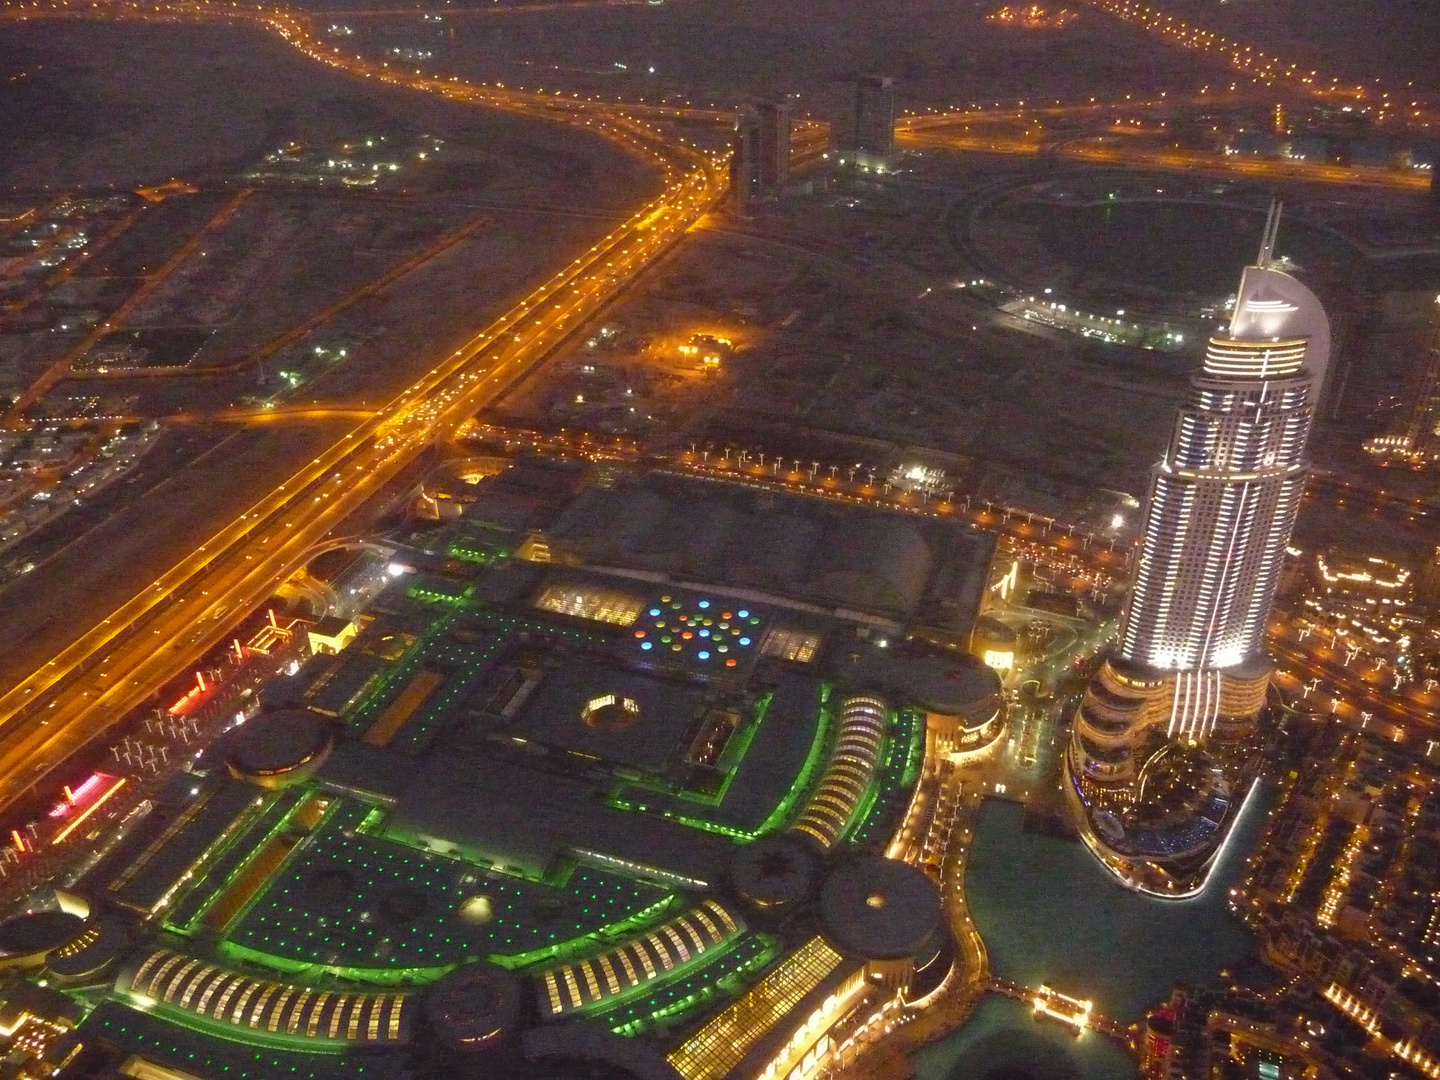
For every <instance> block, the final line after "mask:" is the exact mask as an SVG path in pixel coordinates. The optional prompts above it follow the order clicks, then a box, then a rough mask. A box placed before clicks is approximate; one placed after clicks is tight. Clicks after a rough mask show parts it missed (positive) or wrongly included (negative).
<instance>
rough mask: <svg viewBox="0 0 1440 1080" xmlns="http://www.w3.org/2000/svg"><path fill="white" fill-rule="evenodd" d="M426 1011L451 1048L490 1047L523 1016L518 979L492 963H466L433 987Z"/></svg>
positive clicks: (427, 996) (507, 1032)
mask: <svg viewBox="0 0 1440 1080" xmlns="http://www.w3.org/2000/svg"><path fill="white" fill-rule="evenodd" d="M425 1015H426V1016H427V1017H429V1019H430V1023H431V1025H433V1026H434V1028H435V1031H436V1033H437V1034H438V1035H439V1036H440V1038H441V1040H442V1041H443V1042H444V1043H445V1044H446V1045H447V1046H449V1047H450V1048H451V1049H453V1050H468V1051H474V1050H486V1049H489V1048H490V1047H492V1046H495V1045H497V1044H499V1043H500V1042H502V1041H503V1040H504V1039H505V1037H506V1036H507V1035H509V1034H510V1032H511V1031H513V1030H514V1029H515V1025H516V1022H517V1021H518V1020H519V1018H520V983H519V980H518V979H517V978H516V977H515V976H514V975H512V974H511V973H510V972H508V971H505V970H504V969H502V968H498V967H495V966H494V965H493V964H487V963H483V962H481V963H473V964H465V965H463V966H462V967H458V968H456V969H455V970H454V971H452V972H450V974H448V975H446V976H445V977H444V978H442V979H440V980H439V981H438V982H436V983H435V984H434V985H432V986H431V987H430V989H429V990H428V991H427V993H426V997H425Z"/></svg>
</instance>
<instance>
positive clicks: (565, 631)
mask: <svg viewBox="0 0 1440 1080" xmlns="http://www.w3.org/2000/svg"><path fill="white" fill-rule="evenodd" d="M469 618H470V619H473V620H474V621H475V623H476V625H477V628H478V629H482V630H495V631H499V632H501V633H507V634H519V633H522V632H523V631H526V630H529V631H532V632H535V633H540V634H546V635H548V636H550V637H552V638H560V639H562V640H565V641H570V642H573V643H575V644H577V645H609V644H610V643H611V642H612V641H613V639H612V638H610V637H608V636H606V635H605V634H597V633H595V632H593V631H590V630H578V629H575V628H573V627H564V626H557V625H556V624H555V623H546V622H539V621H538V620H536V619H523V618H520V617H519V616H516V615H509V614H506V613H505V612H502V611H496V610H495V609H493V608H487V607H485V606H484V605H483V604H477V605H476V606H475V607H474V608H473V609H472V611H471V612H470V615H469Z"/></svg>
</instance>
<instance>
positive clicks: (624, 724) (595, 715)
mask: <svg viewBox="0 0 1440 1080" xmlns="http://www.w3.org/2000/svg"><path fill="white" fill-rule="evenodd" d="M639 719H640V703H639V702H638V701H636V700H635V699H634V698H628V697H621V696H620V695H619V694H601V695H600V696H599V697H593V698H591V699H590V700H589V701H587V702H586V703H585V707H584V708H582V709H581V710H580V722H581V723H582V724H584V725H585V726H586V727H587V728H589V729H590V730H591V731H624V730H625V729H626V728H628V727H629V726H630V725H631V724H633V723H635V721H636V720H639Z"/></svg>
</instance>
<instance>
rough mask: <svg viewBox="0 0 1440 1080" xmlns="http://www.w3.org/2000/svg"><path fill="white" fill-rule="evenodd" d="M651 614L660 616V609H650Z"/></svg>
mask: <svg viewBox="0 0 1440 1080" xmlns="http://www.w3.org/2000/svg"><path fill="white" fill-rule="evenodd" d="M650 614H651V615H659V614H660V609H659V608H658V607H652V608H651V609H650Z"/></svg>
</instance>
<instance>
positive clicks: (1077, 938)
mask: <svg viewBox="0 0 1440 1080" xmlns="http://www.w3.org/2000/svg"><path fill="white" fill-rule="evenodd" d="M1265 795H1266V793H1264V792H1257V793H1256V797H1255V798H1253V799H1251V800H1250V805H1249V806H1247V807H1246V809H1245V812H1244V816H1243V817H1242V819H1241V821H1240V823H1239V825H1238V827H1237V828H1236V831H1235V833H1234V835H1233V836H1232V838H1231V842H1230V844H1229V845H1228V846H1227V848H1226V850H1225V851H1224V852H1223V853H1222V857H1221V862H1220V864H1219V865H1218V867H1217V868H1216V871H1215V874H1214V876H1213V877H1212V878H1211V880H1210V884H1209V886H1208V887H1207V889H1206V891H1205V892H1204V893H1202V894H1201V895H1200V896H1198V897H1196V898H1195V899H1193V900H1187V901H1179V902H1166V901H1159V900H1150V899H1147V898H1145V897H1142V896H1139V895H1137V894H1135V893H1131V892H1129V891H1127V890H1126V889H1124V888H1122V887H1121V886H1119V885H1118V884H1116V883H1115V882H1114V881H1113V880H1112V879H1111V878H1110V877H1109V876H1108V875H1107V874H1106V873H1105V872H1104V871H1103V870H1102V869H1101V868H1100V865H1099V864H1098V863H1097V862H1096V861H1095V860H1094V859H1093V858H1092V857H1091V855H1090V854H1089V852H1088V851H1086V850H1085V848H1084V847H1083V846H1081V845H1080V844H1079V843H1078V842H1075V841H1067V840H1062V839H1059V838H1056V837H1053V836H1047V835H1042V834H1039V833H1034V832H1026V831H1025V830H1024V829H1023V828H1022V819H1023V817H1024V809H1023V808H1022V807H1021V806H1019V805H1018V804H1016V803H1010V802H1001V801H997V800H991V801H990V802H988V803H986V804H985V806H984V807H983V808H982V809H981V811H980V815H979V819H978V821H977V823H976V827H975V837H974V841H973V845H972V848H971V851H970V856H969V869H968V873H967V876H966V895H967V897H968V900H969V904H970V913H971V915H972V917H973V918H974V920H975V923H976V925H977V926H978V927H979V929H980V933H981V936H982V937H983V938H984V939H985V944H986V948H987V949H988V951H989V955H990V967H991V970H992V972H993V973H994V974H995V975H997V976H1000V977H1002V978H1006V979H1012V980H1014V981H1016V982H1019V983H1023V984H1025V985H1027V986H1038V985H1040V984H1041V983H1046V984H1048V985H1050V986H1053V987H1055V988H1056V989H1057V990H1060V991H1061V992H1062V993H1066V994H1070V995H1073V996H1075V997H1082V998H1089V999H1090V1000H1092V1001H1094V1002H1095V1008H1096V1011H1097V1012H1100V1013H1103V1014H1105V1015H1107V1016H1110V1017H1112V1018H1114V1019H1116V1020H1119V1021H1121V1022H1123V1023H1129V1022H1131V1021H1133V1020H1137V1019H1139V1017H1140V1016H1141V1015H1142V1014H1143V1012H1144V1011H1145V1009H1147V1008H1148V1007H1150V1006H1151V1005H1154V1004H1156V1003H1158V1002H1159V1001H1161V1000H1162V999H1164V998H1166V997H1168V996H1169V993H1170V989H1171V987H1172V986H1173V985H1174V984H1175V983H1176V982H1188V983H1192V984H1196V985H1219V978H1218V975H1219V972H1220V971H1221V970H1223V969H1225V968H1226V967H1227V966H1229V965H1234V964H1238V963H1239V962H1241V961H1242V960H1244V959H1245V958H1246V956H1247V955H1248V954H1249V952H1250V945H1251V939H1250V935H1249V934H1248V933H1247V932H1246V931H1245V930H1244V929H1243V928H1242V927H1241V926H1240V924H1239V923H1238V922H1237V921H1236V920H1235V919H1234V918H1233V917H1232V916H1231V914H1230V912H1229V910H1228V907H1227V905H1226V894H1227V891H1228V889H1229V887H1230V886H1231V884H1233V883H1234V881H1235V880H1236V878H1237V877H1238V876H1239V873H1240V871H1241V869H1242V867H1243V865H1244V860H1245V854H1246V853H1247V852H1248V851H1249V850H1250V848H1251V846H1252V845H1253V844H1254V841H1255V839H1256V837H1257V835H1258V833H1259V831H1260V827H1261V825H1262V824H1263V822H1264V819H1265V813H1266V810H1267V808H1268V806H1269V802H1270V800H1269V799H1268V798H1267V797H1265ZM911 1061H912V1064H913V1065H914V1067H915V1071H916V1075H917V1077H918V1078H919V1080H1130V1078H1133V1077H1134V1075H1135V1067H1134V1064H1133V1063H1132V1062H1131V1059H1130V1057H1129V1055H1128V1054H1127V1053H1126V1052H1125V1051H1124V1050H1123V1049H1122V1048H1121V1047H1119V1046H1118V1045H1117V1044H1115V1043H1113V1042H1111V1041H1110V1040H1108V1039H1106V1038H1105V1037H1104V1036H1102V1035H1099V1034H1097V1033H1096V1032H1094V1031H1089V1032H1086V1033H1085V1034H1084V1035H1082V1036H1081V1037H1080V1038H1078V1039H1077V1038H1076V1037H1075V1036H1074V1035H1072V1034H1071V1033H1070V1032H1069V1030H1068V1029H1067V1028H1065V1027H1063V1026H1062V1025H1060V1024H1058V1023H1056V1022H1054V1021H1046V1020H1041V1021H1036V1020H1034V1019H1033V1018H1032V1014H1031V1010H1030V1008H1029V1007H1028V1006H1026V1005H1025V1004H1024V1003H1022V1002H1018V1001H1013V1000H1010V999H1008V998H1001V997H998V996H996V995H988V996H987V997H985V998H984V999H983V1000H982V1001H981V1003H980V1005H979V1006H978V1007H977V1008H976V1010H975V1012H974V1013H973V1014H972V1016H971V1018H970V1020H969V1022H967V1023H966V1024H965V1025H964V1026H963V1027H962V1028H960V1030H958V1031H956V1032H955V1033H954V1034H952V1035H950V1036H948V1037H947V1038H945V1039H943V1040H941V1041H939V1042H937V1043H934V1044H932V1045H930V1046H927V1047H924V1048H923V1049H921V1050H920V1051H918V1052H917V1053H916V1054H915V1055H914V1056H913V1057H912V1059H911Z"/></svg>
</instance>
